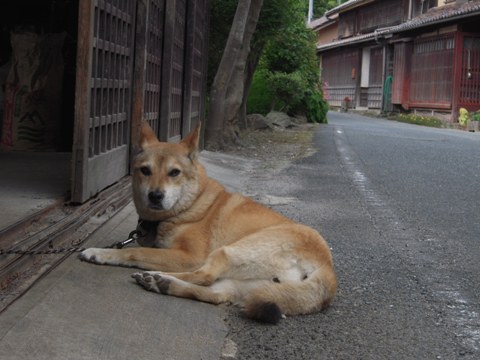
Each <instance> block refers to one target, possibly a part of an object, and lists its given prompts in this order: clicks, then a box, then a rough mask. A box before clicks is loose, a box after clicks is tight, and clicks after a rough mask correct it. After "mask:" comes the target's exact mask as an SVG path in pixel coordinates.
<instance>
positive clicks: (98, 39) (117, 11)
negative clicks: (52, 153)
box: [72, 0, 136, 203]
mask: <svg viewBox="0 0 480 360" xmlns="http://www.w3.org/2000/svg"><path fill="white" fill-rule="evenodd" d="M135 13H136V2H135V1H131V0H82V1H80V2H79V34H78V55H77V79H76V98H75V131H74V144H73V186H72V201H73V202H79V203H81V202H84V201H85V200H87V199H88V198H90V197H92V196H93V195H95V194H96V193H98V192H99V191H100V190H102V189H104V188H105V187H107V186H109V185H111V184H113V183H114V182H116V181H118V180H119V179H120V178H122V177H123V176H125V175H127V174H128V171H129V168H128V163H129V136H130V133H129V132H130V112H131V107H132V106H131V102H132V100H131V99H132V96H131V95H132V94H131V92H132V72H133V56H134V51H133V47H134V33H135Z"/></svg>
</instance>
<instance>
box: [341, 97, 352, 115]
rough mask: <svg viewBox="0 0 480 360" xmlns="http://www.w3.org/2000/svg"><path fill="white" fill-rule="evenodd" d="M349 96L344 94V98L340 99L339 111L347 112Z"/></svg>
mask: <svg viewBox="0 0 480 360" xmlns="http://www.w3.org/2000/svg"><path fill="white" fill-rule="evenodd" d="M350 102H351V100H350V98H349V97H348V96H345V98H344V99H343V100H342V106H341V108H340V111H341V112H348V108H349V107H350Z"/></svg>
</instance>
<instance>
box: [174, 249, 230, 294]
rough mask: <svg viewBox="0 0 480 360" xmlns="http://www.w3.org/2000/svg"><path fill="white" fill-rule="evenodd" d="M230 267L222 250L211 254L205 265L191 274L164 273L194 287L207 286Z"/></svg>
mask: <svg viewBox="0 0 480 360" xmlns="http://www.w3.org/2000/svg"><path fill="white" fill-rule="evenodd" d="M229 267H230V261H229V259H228V256H227V254H226V253H225V250H224V248H223V247H222V248H220V249H217V250H215V251H214V252H212V253H211V254H210V255H209V256H208V258H207V260H206V261H205V264H204V265H202V266H201V267H200V268H199V269H197V270H195V271H192V272H181V273H165V275H170V276H173V277H175V278H177V279H179V280H183V281H186V282H188V283H191V284H195V285H202V286H209V285H211V284H213V283H214V282H215V281H216V280H217V279H218V278H219V277H220V276H221V275H222V274H224V273H225V272H226V270H227V269H228V268H229Z"/></svg>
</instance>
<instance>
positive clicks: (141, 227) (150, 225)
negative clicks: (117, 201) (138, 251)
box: [136, 219, 160, 237]
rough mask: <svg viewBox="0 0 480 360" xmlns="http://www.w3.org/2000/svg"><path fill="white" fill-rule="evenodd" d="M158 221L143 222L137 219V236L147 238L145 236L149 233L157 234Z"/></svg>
mask: <svg viewBox="0 0 480 360" xmlns="http://www.w3.org/2000/svg"><path fill="white" fill-rule="evenodd" d="M159 223H160V221H150V220H143V219H138V223H137V229H136V230H137V235H138V236H140V237H147V235H149V234H151V233H155V234H156V232H157V226H158V224H159Z"/></svg>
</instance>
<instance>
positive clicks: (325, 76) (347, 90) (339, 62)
mask: <svg viewBox="0 0 480 360" xmlns="http://www.w3.org/2000/svg"><path fill="white" fill-rule="evenodd" d="M322 65H323V67H322V82H323V85H324V91H325V98H326V99H327V101H328V103H329V104H330V105H332V106H340V105H341V102H342V100H343V99H344V98H345V97H349V98H350V100H351V101H352V102H351V103H352V104H355V103H356V88H357V78H358V76H359V74H358V71H359V68H360V67H359V65H360V55H359V51H358V50H343V51H339V52H333V53H330V54H329V53H327V54H324V55H323V56H322Z"/></svg>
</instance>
